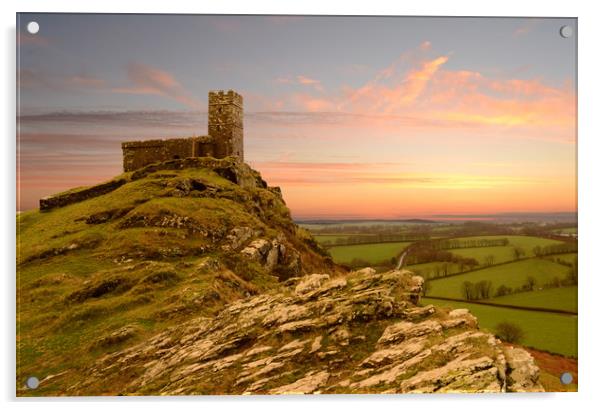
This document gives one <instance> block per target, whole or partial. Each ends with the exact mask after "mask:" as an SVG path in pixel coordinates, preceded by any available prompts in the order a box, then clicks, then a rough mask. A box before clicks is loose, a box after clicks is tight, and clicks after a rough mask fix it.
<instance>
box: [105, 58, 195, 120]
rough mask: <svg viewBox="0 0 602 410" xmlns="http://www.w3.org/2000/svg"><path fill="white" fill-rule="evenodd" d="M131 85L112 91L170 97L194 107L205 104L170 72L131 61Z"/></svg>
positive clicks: (129, 72)
mask: <svg viewBox="0 0 602 410" xmlns="http://www.w3.org/2000/svg"><path fill="white" fill-rule="evenodd" d="M127 74H128V79H129V80H130V82H131V83H132V86H131V87H118V88H113V89H112V90H111V91H112V92H115V93H123V94H150V95H160V96H163V97H167V98H170V99H172V100H175V101H177V102H179V103H181V104H184V105H186V106H188V107H190V108H193V109H200V108H201V107H203V104H202V103H201V102H200V101H199V100H197V99H196V98H194V97H193V96H192V95H190V93H189V92H188V91H186V89H185V88H184V87H182V85H181V84H180V83H179V82H178V81H177V80H176V79H175V78H174V77H173V76H172V75H171V74H169V73H168V72H166V71H163V70H159V69H157V68H154V67H150V66H147V65H144V64H139V63H130V64H129V65H128V67H127Z"/></svg>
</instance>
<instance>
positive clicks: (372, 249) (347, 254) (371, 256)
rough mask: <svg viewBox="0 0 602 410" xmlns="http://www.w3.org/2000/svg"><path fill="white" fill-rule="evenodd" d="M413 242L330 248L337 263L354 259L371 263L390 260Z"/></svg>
mask: <svg viewBox="0 0 602 410" xmlns="http://www.w3.org/2000/svg"><path fill="white" fill-rule="evenodd" d="M411 243H412V242H390V243H376V244H365V245H345V246H335V247H332V248H330V249H329V252H330V254H331V255H332V258H333V260H334V261H335V262H337V263H349V262H351V261H352V260H353V259H356V258H357V259H362V260H365V261H367V262H369V263H375V264H376V263H380V262H384V261H387V262H388V261H389V260H390V259H391V258H392V257H396V256H397V255H399V253H400V252H401V251H403V250H404V249H405V248H407V247H408V246H409V245H410V244H411Z"/></svg>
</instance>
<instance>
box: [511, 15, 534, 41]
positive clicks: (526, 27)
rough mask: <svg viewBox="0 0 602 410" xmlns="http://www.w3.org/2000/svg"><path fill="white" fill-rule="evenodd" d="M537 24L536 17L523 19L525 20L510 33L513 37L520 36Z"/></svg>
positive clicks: (527, 32)
mask: <svg viewBox="0 0 602 410" xmlns="http://www.w3.org/2000/svg"><path fill="white" fill-rule="evenodd" d="M538 24H539V20H538V19H533V18H531V19H525V21H524V22H523V23H522V24H521V25H520V26H519V27H517V28H516V29H515V30H514V32H513V33H512V36H513V37H522V36H525V35H527V34H529V33H530V32H531V31H533V29H534V28H535V27H537V25H538Z"/></svg>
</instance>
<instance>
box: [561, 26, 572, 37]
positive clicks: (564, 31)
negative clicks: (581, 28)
mask: <svg viewBox="0 0 602 410" xmlns="http://www.w3.org/2000/svg"><path fill="white" fill-rule="evenodd" d="M560 35H561V36H562V37H564V38H569V37H573V27H571V26H562V27H560Z"/></svg>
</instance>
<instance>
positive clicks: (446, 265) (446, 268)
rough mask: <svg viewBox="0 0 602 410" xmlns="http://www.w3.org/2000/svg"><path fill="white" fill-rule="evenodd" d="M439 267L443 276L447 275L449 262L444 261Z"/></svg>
mask: <svg viewBox="0 0 602 410" xmlns="http://www.w3.org/2000/svg"><path fill="white" fill-rule="evenodd" d="M441 269H442V271H443V276H447V275H448V273H449V264H448V263H444V264H443V265H442V266H441Z"/></svg>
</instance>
